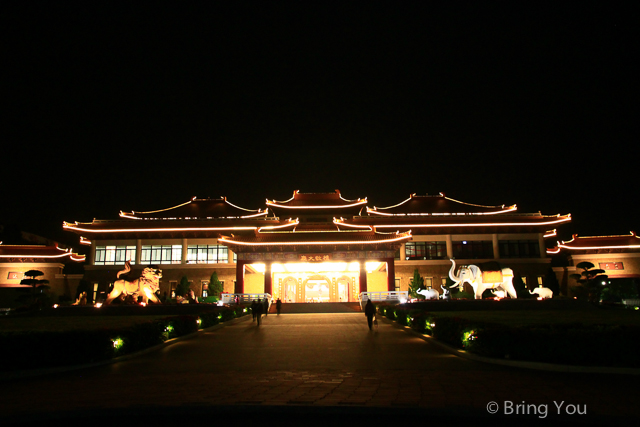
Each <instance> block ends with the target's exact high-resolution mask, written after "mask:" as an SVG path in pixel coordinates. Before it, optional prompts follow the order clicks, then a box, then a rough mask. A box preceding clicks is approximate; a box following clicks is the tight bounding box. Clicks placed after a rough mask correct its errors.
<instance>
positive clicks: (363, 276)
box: [360, 259, 367, 293]
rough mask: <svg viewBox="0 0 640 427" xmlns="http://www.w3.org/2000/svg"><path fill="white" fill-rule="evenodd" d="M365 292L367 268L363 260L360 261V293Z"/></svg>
mask: <svg viewBox="0 0 640 427" xmlns="http://www.w3.org/2000/svg"><path fill="white" fill-rule="evenodd" d="M362 292H367V266H366V262H365V260H364V259H363V260H361V261H360V293H362Z"/></svg>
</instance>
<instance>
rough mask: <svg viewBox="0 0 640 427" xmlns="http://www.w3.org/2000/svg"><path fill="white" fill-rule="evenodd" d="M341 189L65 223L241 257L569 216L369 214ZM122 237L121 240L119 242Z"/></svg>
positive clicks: (418, 209)
mask: <svg viewBox="0 0 640 427" xmlns="http://www.w3.org/2000/svg"><path fill="white" fill-rule="evenodd" d="M367 203H368V201H367V199H366V198H364V199H360V198H359V199H355V200H349V199H345V198H343V197H342V195H341V194H340V191H338V190H336V191H334V192H331V193H300V192H299V191H295V192H294V193H293V196H292V197H291V198H290V199H288V200H285V201H275V200H267V201H266V205H267V207H266V209H264V210H261V209H256V210H251V209H245V208H241V207H238V206H236V205H233V204H231V203H230V202H228V201H227V199H226V198H224V197H223V198H220V199H196V198H193V199H192V200H190V201H188V202H186V203H183V204H180V205H178V206H174V207H171V208H167V209H162V210H157V211H150V212H135V211H133V212H128V213H124V212H121V213H120V217H121V219H119V220H115V221H100V220H94V221H93V222H91V223H77V222H76V223H74V224H71V223H64V228H65V229H67V230H69V231H72V232H75V233H77V234H80V235H81V236H83V237H84V238H88V239H91V238H96V239H106V238H109V239H113V238H134V237H135V238H161V237H164V238H176V237H184V238H187V237H198V238H202V237H207V238H218V239H219V241H220V242H222V243H224V244H227V245H229V246H232V247H233V248H234V249H235V250H236V251H240V252H243V251H272V250H273V251H283V250H293V251H295V250H298V249H302V250H342V249H360V250H362V249H375V250H377V249H394V248H396V247H397V246H398V245H399V244H400V243H401V242H403V241H406V240H408V239H410V238H411V235H412V233H413V234H456V233H498V232H544V231H546V230H548V229H550V228H553V227H554V226H556V225H558V224H562V223H565V222H568V221H570V220H571V217H570V215H559V214H558V215H552V216H548V215H542V214H541V213H539V212H538V213H533V214H521V213H517V212H516V210H517V208H516V206H515V205H510V206H506V205H501V206H484V205H475V204H469V203H463V202H460V201H457V200H454V199H451V198H448V197H446V196H444V195H443V194H439V195H436V196H417V195H415V194H414V195H411V196H410V197H409V198H408V199H406V200H405V201H403V202H401V203H398V204H396V205H393V206H389V207H384V208H378V207H373V208H369V207H368V206H367ZM116 236H117V237H116Z"/></svg>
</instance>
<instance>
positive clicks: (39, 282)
mask: <svg viewBox="0 0 640 427" xmlns="http://www.w3.org/2000/svg"><path fill="white" fill-rule="evenodd" d="M24 276H25V278H24V279H22V280H21V281H20V284H21V285H28V286H31V293H30V294H29V295H28V296H27V298H25V299H26V303H27V305H29V306H38V308H42V307H41V305H42V301H43V299H44V297H45V294H44V292H45V291H46V290H47V289H49V286H47V285H48V284H49V281H48V280H46V279H39V277H40V276H44V273H43V272H42V271H40V270H29V271H27V272H25V273H24Z"/></svg>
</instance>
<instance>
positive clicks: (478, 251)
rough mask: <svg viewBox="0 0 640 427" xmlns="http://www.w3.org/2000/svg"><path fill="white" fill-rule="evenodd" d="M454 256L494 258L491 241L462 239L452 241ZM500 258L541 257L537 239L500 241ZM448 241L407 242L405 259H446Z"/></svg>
mask: <svg viewBox="0 0 640 427" xmlns="http://www.w3.org/2000/svg"><path fill="white" fill-rule="evenodd" d="M451 249H452V251H453V256H454V257H455V258H460V259H482V258H493V243H492V242H491V241H462V242H453V243H452V248H451ZM498 250H499V251H500V258H539V257H540V244H539V243H538V241H537V240H505V241H500V242H498ZM446 258H447V244H446V242H407V243H406V244H405V259H407V260H418V259H446Z"/></svg>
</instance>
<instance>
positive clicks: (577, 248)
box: [558, 231, 640, 251]
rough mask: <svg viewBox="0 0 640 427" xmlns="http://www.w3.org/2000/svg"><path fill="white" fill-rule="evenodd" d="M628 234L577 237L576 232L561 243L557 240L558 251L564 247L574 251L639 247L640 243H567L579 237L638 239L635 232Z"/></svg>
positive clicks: (584, 238)
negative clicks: (580, 244) (577, 244)
mask: <svg viewBox="0 0 640 427" xmlns="http://www.w3.org/2000/svg"><path fill="white" fill-rule="evenodd" d="M629 233H630V234H629V235H622V236H585V237H578V235H577V234H573V235H572V236H571V240H568V241H566V242H565V241H563V242H562V243H560V242H558V251H560V248H564V249H570V250H574V251H580V250H586V249H588V250H592V249H638V248H640V244H637V245H609V246H607V245H593V246H568V245H567V244H568V243H572V242H574V241H575V240H576V239H580V240H586V239H602V238H605V239H610V238H616V237H617V238H620V237H622V238H627V237H635V238H636V239H640V238H638V236H636V233H634V232H633V231H631V232H629Z"/></svg>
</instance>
